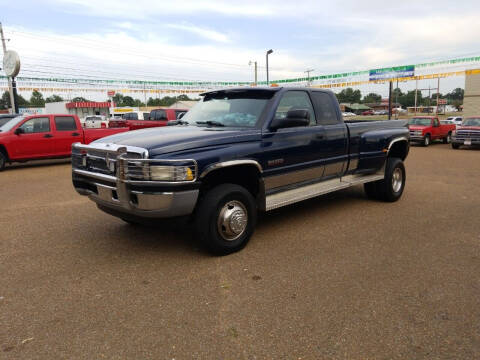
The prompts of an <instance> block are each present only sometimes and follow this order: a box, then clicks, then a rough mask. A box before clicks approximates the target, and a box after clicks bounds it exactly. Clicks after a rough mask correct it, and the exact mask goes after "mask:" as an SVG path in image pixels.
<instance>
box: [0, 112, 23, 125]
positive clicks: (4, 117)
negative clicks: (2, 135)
mask: <svg viewBox="0 0 480 360" xmlns="http://www.w3.org/2000/svg"><path fill="white" fill-rule="evenodd" d="M17 116H20V114H0V127H2V126H3V125H5V124H6V123H7V122H9V121H10V120H12V119H13V118H16V117H17Z"/></svg>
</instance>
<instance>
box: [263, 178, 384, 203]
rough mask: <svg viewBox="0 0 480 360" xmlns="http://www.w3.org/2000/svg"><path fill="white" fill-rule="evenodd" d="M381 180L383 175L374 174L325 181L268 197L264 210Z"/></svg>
mask: <svg viewBox="0 0 480 360" xmlns="http://www.w3.org/2000/svg"><path fill="white" fill-rule="evenodd" d="M383 178H384V174H383V173H375V174H370V175H349V176H345V177H342V178H338V179H332V180H327V181H323V182H319V183H315V184H311V185H306V186H302V187H299V188H296V189H292V190H287V191H284V192H280V193H277V194H273V195H268V196H267V197H266V199H265V210H266V211H270V210H274V209H277V208H279V207H282V206H287V205H290V204H293V203H296V202H299V201H303V200H307V199H310V198H313V197H316V196H319V195H324V194H328V193H331V192H334V191H337V190H341V189H346V188H349V187H351V186H354V185H358V184H364V183H367V182H372V181H377V180H382V179H383Z"/></svg>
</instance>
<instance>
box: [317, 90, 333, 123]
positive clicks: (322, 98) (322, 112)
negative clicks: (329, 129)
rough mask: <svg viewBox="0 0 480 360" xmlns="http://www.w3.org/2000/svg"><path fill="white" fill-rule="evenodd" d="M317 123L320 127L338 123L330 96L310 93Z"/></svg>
mask: <svg viewBox="0 0 480 360" xmlns="http://www.w3.org/2000/svg"><path fill="white" fill-rule="evenodd" d="M312 98H313V102H314V104H315V112H316V113H317V122H318V123H319V124H321V125H335V124H338V123H339V119H338V116H337V112H336V111H335V106H334V104H333V102H332V98H331V97H330V95H328V94H327V93H324V92H320V91H314V92H312Z"/></svg>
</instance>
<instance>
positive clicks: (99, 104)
mask: <svg viewBox="0 0 480 360" xmlns="http://www.w3.org/2000/svg"><path fill="white" fill-rule="evenodd" d="M65 106H66V107H67V109H74V108H109V107H110V106H111V104H110V103H109V102H93V101H89V102H70V103H67V104H66V105H65ZM113 106H115V105H113Z"/></svg>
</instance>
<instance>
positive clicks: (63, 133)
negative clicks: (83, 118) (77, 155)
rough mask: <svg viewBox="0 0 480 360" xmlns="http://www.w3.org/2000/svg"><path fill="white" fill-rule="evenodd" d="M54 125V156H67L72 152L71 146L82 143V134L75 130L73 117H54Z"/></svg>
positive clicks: (75, 125)
mask: <svg viewBox="0 0 480 360" xmlns="http://www.w3.org/2000/svg"><path fill="white" fill-rule="evenodd" d="M53 123H54V125H55V132H54V134H53V136H54V139H55V141H54V151H55V155H56V156H63V155H65V156H68V155H70V153H71V152H72V144H73V143H74V142H79V141H82V140H81V139H82V136H81V135H82V132H81V130H78V129H77V123H76V121H75V118H74V117H73V116H66V115H65V116H54V118H53Z"/></svg>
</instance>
